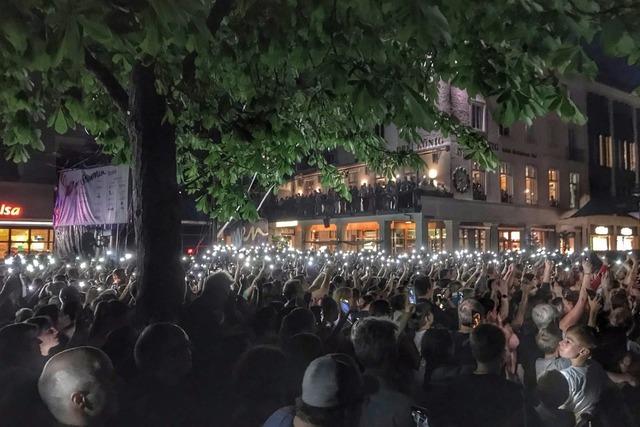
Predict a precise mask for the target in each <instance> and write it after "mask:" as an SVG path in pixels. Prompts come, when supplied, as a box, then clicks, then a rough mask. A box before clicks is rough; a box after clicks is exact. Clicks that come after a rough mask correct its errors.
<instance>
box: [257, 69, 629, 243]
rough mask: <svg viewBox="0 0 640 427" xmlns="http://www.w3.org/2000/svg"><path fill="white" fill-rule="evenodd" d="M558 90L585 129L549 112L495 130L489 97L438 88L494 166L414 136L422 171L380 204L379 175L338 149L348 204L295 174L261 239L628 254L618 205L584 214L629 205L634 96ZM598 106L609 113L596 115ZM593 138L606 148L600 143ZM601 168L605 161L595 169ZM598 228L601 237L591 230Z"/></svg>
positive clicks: (583, 88)
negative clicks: (494, 159)
mask: <svg viewBox="0 0 640 427" xmlns="http://www.w3.org/2000/svg"><path fill="white" fill-rule="evenodd" d="M567 89H568V91H569V93H570V96H571V97H572V99H573V100H574V102H576V104H577V105H578V107H579V108H580V109H581V111H583V112H584V113H585V114H586V115H587V116H588V125H586V126H579V125H576V124H572V123H566V122H564V121H562V120H561V119H560V118H559V117H557V116H556V115H555V114H549V115H547V116H545V117H542V118H539V119H537V120H536V121H535V122H534V123H533V124H532V125H531V126H527V125H526V124H523V123H516V124H514V125H513V126H511V127H510V128H505V127H502V126H500V125H499V124H497V123H496V122H495V121H494V120H493V119H492V118H491V114H490V113H489V112H490V110H491V109H492V106H493V105H492V101H491V100H485V99H482V98H479V97H478V98H470V97H469V96H468V94H467V93H466V91H464V90H461V89H458V88H456V87H454V86H451V85H449V84H447V83H444V82H442V83H440V88H439V108H440V109H441V110H443V111H444V112H447V113H450V114H452V115H454V116H455V117H457V118H458V119H459V120H460V121H461V122H462V123H465V124H467V125H469V126H471V127H473V128H475V129H476V130H477V131H478V132H482V133H484V134H485V135H486V137H487V139H488V141H489V143H490V145H491V148H492V149H493V150H494V152H495V153H496V154H497V155H498V158H499V160H500V167H499V169H498V170H496V171H493V172H489V171H485V170H483V169H482V168H480V167H478V165H477V164H475V163H474V162H472V161H470V160H467V159H465V158H464V155H463V153H462V151H461V150H460V149H459V147H458V145H457V143H456V141H455V139H454V138H445V137H443V136H442V135H440V134H438V133H429V132H423V133H422V140H421V141H420V142H419V143H417V144H415V145H414V146H412V147H411V148H412V149H414V150H415V151H416V152H417V153H418V154H419V155H420V156H421V158H422V159H423V160H424V163H425V165H424V168H423V169H422V170H415V171H414V170H400V171H397V174H396V177H395V180H394V181H395V182H394V183H391V185H390V188H392V189H394V191H395V196H392V195H391V194H390V193H394V191H390V192H387V191H385V187H386V186H387V185H388V184H389V183H387V182H385V179H384V178H383V177H380V176H377V175H376V173H375V171H371V170H369V169H368V168H367V166H366V165H364V164H359V163H355V162H354V160H353V158H351V157H350V156H349V155H348V154H345V153H340V152H338V153H336V154H335V155H334V157H335V162H334V164H336V165H337V166H338V168H339V169H340V170H341V171H342V172H343V174H344V176H345V183H346V184H347V185H348V186H349V187H350V188H351V194H352V195H355V196H356V198H355V199H356V201H353V200H352V202H351V203H350V204H351V206H348V205H349V203H348V202H344V201H343V202H342V203H341V202H340V200H339V197H338V196H336V195H333V194H332V192H331V191H328V192H327V191H325V190H324V189H322V186H321V185H320V177H319V174H318V173H317V171H302V172H300V173H298V174H297V175H296V176H294V177H293V179H292V180H291V181H290V182H288V183H287V184H285V185H284V186H282V187H281V188H280V191H279V193H278V197H279V200H278V205H280V209H276V210H275V211H269V212H267V216H269V218H270V224H271V225H270V232H271V234H272V235H273V237H274V238H275V239H283V240H286V241H287V242H288V243H289V244H291V245H292V246H295V247H298V248H318V247H322V246H326V247H328V248H332V249H335V248H340V249H342V250H351V249H361V248H367V247H370V248H374V247H375V248H381V249H386V250H389V251H391V252H392V253H400V252H405V251H408V250H411V249H414V248H420V247H428V248H431V249H432V250H457V249H470V250H506V249H520V248H525V247H542V246H544V247H547V248H556V247H558V248H561V249H562V250H576V249H578V248H583V247H585V246H589V247H592V248H594V249H598V250H615V249H624V250H628V249H637V248H638V239H637V225H638V224H637V220H636V219H635V218H633V217H632V216H630V215H629V214H630V213H631V212H632V211H631V210H629V209H628V206H627V207H624V208H622V207H621V208H620V210H619V211H612V210H609V211H605V212H597V215H591V214H590V213H591V211H592V210H593V209H592V208H593V206H594V204H595V205H597V204H598V201H602V200H608V199H616V200H618V199H620V198H622V199H624V198H625V197H626V198H629V197H631V193H632V191H633V188H635V187H634V185H635V183H636V181H637V177H638V162H637V158H638V153H637V150H638V146H637V144H636V143H635V141H637V129H638V125H637V116H638V113H637V111H638V110H637V107H638V105H637V101H638V100H637V98H635V97H632V96H630V95H628V94H626V93H624V92H621V91H617V90H616V89H613V88H609V87H606V86H603V85H600V84H597V83H591V82H586V81H574V82H570V83H568V84H567ZM603 105H604V106H609V107H610V106H613V110H608V109H607V110H603ZM609 111H612V112H613V113H612V114H610V113H609ZM612 117H613V118H612ZM607 123H609V125H607V126H605V125H606V124H607ZM611 123H612V124H611ZM611 129H614V133H613V134H612V132H611ZM383 132H384V133H383V135H384V138H385V139H386V141H387V145H388V148H389V149H392V150H393V149H395V148H398V147H401V146H404V145H406V144H407V143H406V142H405V141H402V140H401V139H400V138H399V137H398V132H397V129H395V127H394V126H393V125H391V126H387V127H385V128H384V130H383ZM612 135H613V136H612ZM607 138H609V139H607ZM601 141H611V142H610V143H609V146H607V145H606V143H602V142H601ZM601 147H603V148H601ZM598 150H599V151H598ZM607 150H608V151H607ZM601 153H603V154H601ZM610 153H612V154H610ZM596 154H597V155H596ZM605 155H606V156H609V157H604V158H603V157H602V156H605ZM601 162H605V165H604V166H598V165H599V164H600V163H601ZM606 162H609V163H606ZM608 165H611V166H608ZM614 165H615V166H614ZM407 182H408V183H412V184H407V185H406V187H407V188H410V190H408V191H405V192H404V194H405V196H404V197H405V199H406V198H409V199H411V203H406V200H405V202H404V203H403V202H402V200H401V198H402V195H401V191H399V189H400V188H403V187H402V186H403V185H405V184H404V183H407ZM376 185H378V186H376ZM378 187H380V188H378ZM354 188H356V191H355V192H354V191H353V189H354ZM405 190H406V188H405ZM408 192H410V194H408ZM367 193H373V194H374V195H373V196H371V197H367V196H366V194H367ZM378 193H380V194H381V196H380V197H378V196H376V195H378ZM367 198H369V200H366V199H367ZM394 200H395V201H394ZM365 202H366V204H367V206H366V209H365ZM600 203H602V202H600ZM354 204H357V207H355V208H354V206H353V205H354ZM605 204H607V203H605ZM327 205H328V208H327ZM371 205H374V206H375V208H373V209H372V208H371ZM283 207H284V209H282V208H283ZM635 210H637V209H635ZM603 227H604V228H603ZM605 228H606V233H607V234H606V235H604V236H605V237H602V236H603V235H601V234H598V233H603V232H605ZM605 240H606V241H607V244H606V245H605V244H604V243H603V242H604V241H605Z"/></svg>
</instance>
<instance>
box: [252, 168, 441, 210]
mask: <svg viewBox="0 0 640 427" xmlns="http://www.w3.org/2000/svg"><path fill="white" fill-rule="evenodd" d="M348 190H349V194H350V196H351V200H347V199H346V198H344V197H342V196H341V195H340V194H339V193H337V192H336V191H335V190H333V189H329V190H328V191H327V192H322V191H321V190H320V189H316V190H315V191H311V192H309V193H308V194H302V193H300V194H296V195H294V196H291V197H281V198H277V199H275V200H273V202H271V203H269V204H267V205H265V206H264V209H265V214H266V215H267V216H269V217H282V216H286V215H290V214H291V213H292V212H295V213H296V215H297V216H301V217H306V218H310V217H321V216H329V217H333V216H339V215H354V214H359V213H370V214H374V213H380V212H395V211H409V210H411V211H413V210H415V209H419V208H420V195H421V194H423V193H429V194H437V195H442V196H446V195H450V193H449V192H448V191H447V190H446V188H445V187H444V186H443V184H442V183H436V182H435V181H434V180H432V179H428V178H426V177H425V178H423V179H422V180H421V181H420V182H417V181H416V179H415V177H413V176H412V177H411V178H409V177H408V176H405V177H404V179H402V180H400V179H399V180H398V181H392V180H389V181H387V182H386V183H381V182H376V184H375V185H370V184H368V183H367V182H363V183H362V185H361V186H360V187H357V186H356V185H350V186H349V189H348Z"/></svg>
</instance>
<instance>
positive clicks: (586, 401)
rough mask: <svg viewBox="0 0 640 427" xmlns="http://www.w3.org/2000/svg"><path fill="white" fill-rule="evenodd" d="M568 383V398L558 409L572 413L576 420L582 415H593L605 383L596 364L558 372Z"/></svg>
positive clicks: (599, 367) (573, 367)
mask: <svg viewBox="0 0 640 427" xmlns="http://www.w3.org/2000/svg"><path fill="white" fill-rule="evenodd" d="M560 372H561V373H562V375H564V377H565V378H566V379H567V382H568V383H569V398H568V399H567V401H566V402H565V403H563V404H562V406H560V409H565V410H568V411H572V412H573V413H574V415H575V417H576V420H577V419H578V418H579V417H580V415H582V414H583V413H587V414H593V411H594V409H595V407H596V404H597V403H598V402H599V401H600V394H601V393H602V390H603V389H604V385H605V382H606V373H605V372H604V370H603V369H602V367H601V366H600V364H598V363H597V362H594V361H590V362H589V364H588V365H586V366H581V367H576V366H570V367H568V368H566V369H562V370H561V371H560Z"/></svg>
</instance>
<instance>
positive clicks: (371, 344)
mask: <svg viewBox="0 0 640 427" xmlns="http://www.w3.org/2000/svg"><path fill="white" fill-rule="evenodd" d="M397 329H398V327H397V326H396V324H395V323H393V322H391V321H389V320H386V319H380V318H375V317H365V318H364V319H360V320H358V321H357V322H356V323H355V324H354V325H353V328H352V329H351V342H352V343H353V348H354V350H355V353H356V357H357V358H358V360H359V361H360V363H361V364H362V365H363V366H364V367H366V368H382V367H385V366H386V365H387V363H392V362H393V361H395V359H396V356H397V352H398V346H397V340H396V331H397Z"/></svg>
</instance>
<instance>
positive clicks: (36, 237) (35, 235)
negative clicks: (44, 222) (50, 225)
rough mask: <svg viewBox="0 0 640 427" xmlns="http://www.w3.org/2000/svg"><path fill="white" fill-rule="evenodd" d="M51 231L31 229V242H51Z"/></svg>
mask: <svg viewBox="0 0 640 427" xmlns="http://www.w3.org/2000/svg"><path fill="white" fill-rule="evenodd" d="M48 236H49V230H44V229H40V230H38V229H31V241H32V242H46V241H47V240H49V239H48V238H47V237H48Z"/></svg>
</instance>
